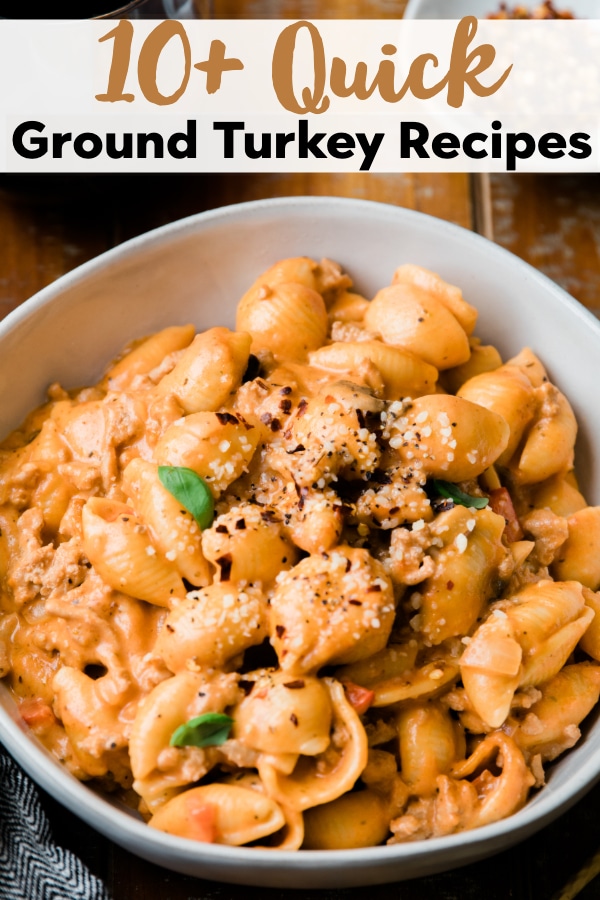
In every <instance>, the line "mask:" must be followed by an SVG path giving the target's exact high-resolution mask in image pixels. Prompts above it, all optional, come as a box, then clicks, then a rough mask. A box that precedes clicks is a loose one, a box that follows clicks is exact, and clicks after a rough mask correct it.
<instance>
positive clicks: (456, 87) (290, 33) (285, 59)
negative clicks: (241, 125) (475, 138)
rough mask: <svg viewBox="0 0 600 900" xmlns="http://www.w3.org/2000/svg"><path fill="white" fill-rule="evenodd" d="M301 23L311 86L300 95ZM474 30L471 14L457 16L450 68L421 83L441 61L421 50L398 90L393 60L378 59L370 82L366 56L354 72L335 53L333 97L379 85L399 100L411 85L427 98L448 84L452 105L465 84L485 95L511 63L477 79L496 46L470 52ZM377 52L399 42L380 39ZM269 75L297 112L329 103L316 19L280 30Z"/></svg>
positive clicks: (364, 95) (367, 93)
mask: <svg viewBox="0 0 600 900" xmlns="http://www.w3.org/2000/svg"><path fill="white" fill-rule="evenodd" d="M301 29H307V31H308V35H309V37H310V40H311V46H312V67H313V71H312V88H309V87H304V88H303V89H302V92H301V101H300V100H299V99H298V98H297V97H296V94H295V91H294V54H295V52H296V39H297V36H298V34H299V33H300V30H301ZM476 34H477V19H476V18H475V16H465V17H464V18H463V19H461V21H460V22H459V23H458V26H457V28H456V32H455V34H454V40H453V44H452V52H451V55H450V65H449V67H448V71H447V72H446V73H445V74H444V75H443V77H442V78H440V80H439V81H437V82H436V83H434V84H431V85H426V84H425V75H426V69H428V68H429V67H431V68H433V69H437V68H438V66H439V60H438V58H437V56H435V55H434V54H433V53H423V54H421V55H420V56H417V57H416V59H414V60H413V61H412V63H411V65H410V69H409V72H408V76H407V78H406V80H405V81H404V83H403V84H402V85H401V86H400V87H399V89H398V90H396V86H395V75H396V69H395V63H394V62H393V61H392V60H390V59H384V60H382V61H381V62H380V63H379V67H378V69H377V72H376V73H375V75H374V77H373V78H372V80H371V81H370V83H368V81H369V75H368V67H367V64H366V63H365V62H362V61H359V62H358V63H356V65H355V67H354V73H353V75H352V74H351V75H350V76H349V74H348V65H347V64H346V62H345V60H343V59H342V58H340V57H339V56H334V57H333V60H332V63H331V73H330V78H329V87H330V88H331V93H332V94H333V95H334V96H336V97H350V96H352V95H354V96H355V97H356V98H357V99H358V100H368V99H369V97H371V96H372V95H373V94H374V93H375V91H378V93H379V96H380V97H381V98H382V100H385V102H386V103H397V102H399V101H400V100H402V98H403V97H404V96H405V95H406V94H407V93H408V92H409V91H410V92H411V93H412V94H413V96H414V97H416V98H417V99H418V100H428V99H430V98H431V97H435V96H436V95H437V94H439V93H441V92H442V91H443V90H444V88H446V87H447V88H448V95H447V103H448V105H449V106H452V107H454V108H458V107H460V106H462V105H463V103H464V99H465V88H466V87H468V88H469V90H470V91H472V93H473V94H475V95H476V96H477V97H489V96H490V95H491V94H494V93H496V91H498V90H499V89H500V88H501V87H502V85H503V84H504V82H505V81H506V79H507V78H508V76H509V73H510V71H511V69H512V65H511V66H509V67H508V68H507V69H506V70H505V71H504V72H503V74H502V75H501V76H500V78H498V80H497V81H495V82H494V83H493V84H491V85H489V86H488V85H484V84H481V82H480V81H479V76H480V75H482V74H483V72H485V71H486V70H487V69H489V68H490V67H491V66H492V65H493V63H494V60H495V59H496V50H495V48H494V47H493V45H492V44H481V46H479V47H475V48H474V49H473V50H471V51H470V52H469V47H470V45H471V44H472V42H473V40H474V38H475V36H476ZM381 52H382V53H383V54H384V55H385V56H393V55H394V54H395V53H396V52H397V48H396V47H395V46H394V45H393V44H384V46H383V47H382V48H381ZM272 77H273V87H274V88H275V93H276V94H277V99H278V100H279V102H280V103H281V105H282V106H283V107H284V108H285V109H287V110H289V111H290V112H294V113H298V114H299V115H302V114H304V113H309V112H312V113H322V112H325V110H327V109H328V108H329V105H330V99H329V97H328V96H327V94H326V93H325V88H326V83H327V66H326V59H325V47H324V44H323V39H322V37H321V34H320V32H319V30H318V28H317V27H316V25H314V24H313V23H311V22H296V23H294V24H293V25H288V26H287V28H285V29H284V30H283V31H282V33H281V35H280V36H279V38H278V40H277V43H276V45H275V50H274V53H273V64H272Z"/></svg>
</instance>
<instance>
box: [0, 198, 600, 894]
mask: <svg viewBox="0 0 600 900" xmlns="http://www.w3.org/2000/svg"><path fill="white" fill-rule="evenodd" d="M304 254H306V255H309V256H315V257H317V258H320V257H321V256H329V257H330V258H332V259H335V260H338V261H339V262H340V263H342V264H343V265H344V266H345V267H346V268H347V269H348V271H349V272H350V274H351V275H352V276H353V277H354V279H355V282H356V285H357V288H358V289H359V290H360V291H361V292H363V293H365V294H366V295H372V294H373V293H374V292H375V290H376V289H378V288H379V287H381V286H383V285H385V284H387V283H389V281H390V278H391V275H392V273H393V271H394V269H395V268H396V267H397V266H398V265H400V264H401V263H404V262H413V263H417V264H420V265H424V266H427V267H429V268H431V269H434V270H435V271H437V272H439V273H440V274H441V275H442V276H443V277H444V278H446V279H447V280H448V281H450V282H453V283H455V284H458V285H460V287H461V288H462V289H463V291H464V293H465V296H466V299H467V300H468V301H470V302H471V303H473V304H475V305H476V306H477V307H478V308H479V310H480V320H479V324H478V328H477V333H478V334H479V335H480V336H481V337H483V338H484V339H486V340H488V341H491V342H493V343H494V344H496V345H497V346H498V347H499V348H500V350H501V352H502V353H503V355H505V356H508V355H511V354H514V353H516V352H517V351H518V350H520V349H521V347H522V346H523V345H529V346H531V347H532V348H533V349H534V350H535V351H536V352H537V353H539V354H540V356H541V357H542V359H543V361H544V362H545V363H546V365H547V367H548V369H549V373H550V376H551V378H552V379H553V380H554V381H555V382H556V383H557V384H558V385H559V386H560V387H561V388H562V390H563V391H564V392H565V393H566V394H567V396H568V397H569V399H570V400H571V402H572V404H573V406H574V408H575V412H576V414H577V416H578V419H579V423H580V426H581V436H580V439H579V442H578V443H579V446H578V461H579V468H580V474H581V477H582V483H583V487H584V490H585V492H586V495H587V497H588V501H589V502H590V503H594V504H600V478H599V473H600V466H599V465H598V462H597V461H598V459H599V454H598V451H597V450H596V449H595V448H597V447H600V416H598V414H597V395H598V388H597V386H598V374H599V372H598V363H597V360H598V353H599V350H600V323H599V322H598V321H597V320H596V319H595V318H594V317H593V316H592V315H591V314H590V313H589V312H587V310H585V309H584V308H583V307H581V306H580V305H579V304H578V303H576V302H575V301H574V300H573V299H571V298H570V297H569V296H568V295H567V294H565V293H564V292H563V291H562V290H561V289H560V288H558V287H557V286H556V285H555V284H554V283H553V282H551V281H549V280H548V279H547V278H545V277H544V276H543V275H540V274H539V273H538V272H536V271H535V270H534V269H532V268H531V267H530V266H528V265H526V264H525V263H523V262H522V261H520V260H519V259H517V258H516V257H514V256H512V255H511V254H509V253H507V252H506V251H504V250H502V249H500V248H499V247H497V246H495V245H494V244H492V243H490V242H488V241H486V240H484V239H483V238H481V237H478V236H477V235H474V234H472V233H471V232H468V231H465V230H463V229H461V228H458V227H456V226H454V225H450V224H448V223H446V222H443V221H441V220H438V219H434V218H431V217H429V216H425V215H422V214H419V213H415V212H411V211H408V210H404V209H399V208H397V207H392V206H384V205H380V204H376V203H368V202H363V201H355V200H345V199H338V198H331V197H328V198H327V197H326V198H309V197H304V198H294V199H280V200H267V201H260V202H257V203H247V204H241V205H239V206H231V207H226V208H224V209H219V210H215V211H214V212H208V213H203V214H201V215H198V216H194V217H192V218H189V219H185V220H183V221H180V222H175V223H173V224H171V225H167V226H165V227H164V228H160V229H158V230H157V231H153V232H150V233H149V234H146V235H143V236H142V237H139V238H136V239H134V240H132V241H129V242H128V243H126V244H123V245H121V246H120V247H117V248H116V249H114V250H111V251H109V252H108V253H105V254H104V255H103V256H100V257H98V258H97V259H95V260H92V261H91V262H89V263H87V264H86V265H84V266H81V267H80V268H79V269H77V270H75V271H74V272H71V273H70V274H68V275H66V276H64V277H63V278H61V279H59V280H58V281H57V282H55V283H54V284H52V285H50V287H48V288H45V289H44V290H43V291H41V292H40V293H39V294H37V295H36V296H35V297H33V298H32V299H31V300H29V301H28V302H27V303H26V304H25V305H24V306H21V307H20V308H19V309H17V310H16V311H15V312H13V313H12V314H11V315H10V316H8V318H7V319H5V320H4V321H3V322H2V323H0V398H1V402H0V434H2V435H4V434H6V433H7V432H8V431H10V430H11V429H12V428H13V427H15V426H16V425H17V424H18V423H19V422H20V421H21V419H22V418H23V416H24V415H25V413H26V412H28V411H29V410H30V409H31V408H32V407H34V406H35V405H36V404H38V403H40V402H41V401H42V399H43V397H44V391H45V388H46V386H47V384H48V382H49V381H51V380H59V381H60V382H61V383H62V384H64V385H65V386H67V387H73V386H76V385H82V384H89V383H92V382H93V381H94V380H95V379H97V378H98V376H99V375H100V373H101V371H102V369H103V367H104V366H105V364H106V362H107V360H109V359H110V358H111V357H113V356H114V355H115V354H116V353H117V352H118V351H119V350H120V349H121V347H122V346H123V345H124V344H125V343H126V342H127V341H128V340H129V339H131V338H133V337H136V336H139V335H142V334H147V333H148V332H151V331H153V330H156V329H157V328H160V327H162V326H164V325H167V324H170V323H184V322H187V321H193V322H195V324H196V325H197V326H198V327H200V328H203V327H206V326H210V325H215V324H226V325H227V324H232V323H233V321H234V313H235V307H236V303H237V300H238V298H239V297H240V296H241V295H242V293H243V292H244V290H245V289H246V288H247V286H248V285H249V284H250V283H251V282H252V281H253V280H254V278H255V277H256V276H257V275H258V274H259V273H260V272H261V271H263V270H264V269H266V268H267V267H268V266H269V265H270V264H271V263H273V262H274V261H276V260H278V259H281V258H283V257H286V256H297V255H304ZM0 734H1V735H2V740H3V742H4V743H5V744H6V747H7V748H8V750H9V751H10V752H11V753H12V754H13V755H14V757H15V758H16V759H17V760H18V761H19V762H20V763H21V765H22V766H23V767H24V768H25V769H26V770H27V771H28V772H29V774H30V775H31V776H32V777H33V778H34V779H35V780H36V781H37V782H38V783H39V784H40V785H42V786H43V787H44V788H45V789H46V790H47V791H48V792H49V793H50V794H51V795H52V796H54V797H55V798H56V799H57V800H58V801H60V802H61V803H63V804H64V805H65V806H67V807H68V808H69V809H70V810H72V811H73V812H74V813H76V814H77V815H79V816H81V817H82V818H84V819H85V820H86V821H87V822H88V823H90V824H91V825H93V826H94V827H95V828H96V829H98V831H100V832H102V833H103V834H104V835H106V836H107V837H109V838H110V839H111V840H113V841H115V842H116V843H118V844H120V845H122V846H123V847H126V848H127V849H128V850H130V851H131V852H132V853H135V854H137V855H139V856H142V857H144V858H146V859H149V860H151V861H152V862H154V863H158V864H161V865H163V866H166V867H167V868H171V869H174V870H176V871H179V872H184V873H187V874H190V875H196V876H199V877H202V878H210V879H217V880H221V881H230V882H235V883H243V884H246V885H263V886H270V887H289V886H290V885H293V886H294V887H296V888H313V887H324V888H333V887H335V888H342V887H346V886H357V885H361V884H377V883H382V882H387V881H397V880H401V879H405V878H414V877H417V876H420V875H425V874H432V873H434V872H437V871H441V870H444V869H450V868H452V867H455V866H459V865H464V864H465V863H469V862H474V861H475V860H477V859H480V858H482V857H484V856H488V855H490V854H492V853H495V852H498V851H499V850H502V849H504V848H506V847H508V846H510V845H511V844H514V843H516V842H517V841H520V840H523V839H524V838H525V837H527V836H528V835H530V834H532V833H533V832H534V831H536V830H537V829H539V828H541V827H542V826H543V825H545V824H547V823H548V822H550V821H551V820H552V819H554V818H555V817H556V816H558V815H559V814H560V813H561V812H562V811H564V810H566V809H567V808H568V807H569V806H571V805H572V804H573V803H575V801H576V800H577V799H578V798H579V797H581V796H582V795H583V794H584V793H585V791H587V790H588V789H589V788H590V787H591V786H592V785H593V783H594V782H595V781H596V780H597V779H598V777H599V776H600V721H598V716H596V721H595V724H594V723H592V724H588V725H587V727H586V729H585V736H584V738H583V739H582V740H581V742H580V743H579V745H578V746H576V747H575V748H574V749H573V750H571V751H570V752H569V753H567V754H566V755H565V756H564V757H563V758H562V759H561V760H560V761H559V762H558V763H557V764H556V765H555V766H553V767H552V770H551V773H550V777H549V782H548V785H547V786H546V787H544V788H543V789H542V790H541V791H540V792H539V793H538V794H537V795H536V796H535V797H533V798H532V799H531V800H530V802H529V803H527V805H526V806H525V808H524V809H522V810H521V811H520V812H518V813H517V814H516V815H514V816H512V817H511V818H509V819H506V820H504V821H501V822H497V823H495V824H493V825H488V826H486V827H484V828H480V829H478V830H474V831H470V832H466V833H463V834H458V835H451V836H449V837H444V838H438V839H435V840H431V841H422V842H418V843H410V844H405V845H400V844H398V845H395V846H389V847H388V846H383V847H374V848H365V849H361V850H352V851H350V850H348V851H301V852H298V853H290V852H275V851H269V850H257V849H250V848H232V847H225V846H216V845H211V844H202V843H195V842H192V841H187V840H183V839H180V838H176V837H172V836H170V835H167V834H164V833H161V832H159V831H155V830H153V829H151V828H148V827H147V826H146V825H144V824H143V823H142V822H141V820H139V819H138V818H137V817H136V816H135V814H133V813H132V812H130V811H126V810H124V809H123V808H120V807H118V806H117V805H115V804H114V803H112V802H111V801H110V800H108V799H106V798H104V797H102V796H100V795H99V794H97V793H95V792H94V791H92V790H90V789H89V788H88V787H86V786H85V785H84V784H81V783H79V782H78V781H77V780H76V779H75V778H73V777H71V776H70V775H69V774H68V772H67V771H66V770H65V769H64V768H62V767H61V765H60V764H59V763H57V762H56V761H55V760H53V759H52V758H51V757H50V755H49V754H48V753H47V752H46V751H45V750H44V749H43V748H42V747H41V745H40V744H39V743H38V742H37V741H36V740H35V739H34V738H32V737H31V735H29V734H28V733H27V729H26V726H25V725H24V724H23V723H22V722H21V721H20V720H19V716H18V713H17V711H16V707H15V704H14V703H13V701H12V699H11V697H10V695H9V693H8V691H7V690H6V689H5V688H4V687H3V686H0Z"/></svg>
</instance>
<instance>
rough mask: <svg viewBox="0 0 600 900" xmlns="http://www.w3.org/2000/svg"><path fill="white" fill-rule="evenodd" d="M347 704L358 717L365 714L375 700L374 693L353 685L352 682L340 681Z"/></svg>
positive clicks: (358, 685)
mask: <svg viewBox="0 0 600 900" xmlns="http://www.w3.org/2000/svg"><path fill="white" fill-rule="evenodd" d="M342 684H343V686H344V690H345V691H346V697H347V698H348V703H349V704H350V706H352V707H353V708H354V709H355V710H356V712H357V713H358V715H359V716H362V715H363V713H366V711H367V710H368V708H369V707H370V705H371V704H372V702H373V700H374V699H375V691H370V690H369V689H368V688H364V687H361V686H360V684H354V682H352V681H342Z"/></svg>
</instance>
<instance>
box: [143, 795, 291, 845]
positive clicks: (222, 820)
mask: <svg viewBox="0 0 600 900" xmlns="http://www.w3.org/2000/svg"><path fill="white" fill-rule="evenodd" d="M148 824H149V825H150V827H151V828H157V829H159V830H160V831H166V832H167V834H175V835H177V836H178V837H185V838H190V839H191V840H198V841H209V842H210V843H215V844H228V845H229V846H233V847H239V846H242V845H243V844H250V843H253V842H254V841H258V840H261V838H264V837H266V836H267V835H269V834H273V832H275V831H279V829H280V828H283V826H284V825H285V816H284V814H283V812H282V810H281V809H280V807H279V806H278V805H277V803H275V802H274V801H273V800H272V799H271V798H270V797H266V796H265V795H264V794H261V793H259V792H258V791H249V790H247V789H245V788H243V787H237V786H236V785H233V784H219V783H218V782H214V783H213V784H205V785H201V786H200V787H195V788H191V789H190V790H188V791H185V792H184V793H183V794H179V795H178V796H177V797H174V798H173V799H172V800H169V802H168V803H166V804H165V805H164V806H163V807H162V808H161V809H159V810H158V812H156V813H155V815H154V816H153V817H152V818H151V819H150V822H149V823H148Z"/></svg>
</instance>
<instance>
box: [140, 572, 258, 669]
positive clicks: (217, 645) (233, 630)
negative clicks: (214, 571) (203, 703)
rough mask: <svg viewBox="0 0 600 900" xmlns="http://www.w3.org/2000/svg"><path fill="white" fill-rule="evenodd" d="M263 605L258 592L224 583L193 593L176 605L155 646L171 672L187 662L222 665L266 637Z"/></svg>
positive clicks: (254, 588)
mask: <svg viewBox="0 0 600 900" xmlns="http://www.w3.org/2000/svg"><path fill="white" fill-rule="evenodd" d="M266 620H267V602H266V600H265V598H264V597H263V595H262V593H261V591H260V590H258V588H256V587H254V586H253V585H247V586H246V587H245V588H244V589H241V588H238V587H236V586H235V585H232V584H229V583H227V582H224V581H223V582H220V583H217V584H211V585H209V586H208V587H205V588H203V589H201V590H198V591H193V592H191V593H190V594H188V596H187V597H186V598H185V599H184V600H181V601H180V602H178V603H177V604H176V605H175V606H174V607H173V609H172V610H171V612H170V613H169V615H168V616H167V618H166V619H165V623H164V626H163V628H162V630H161V632H160V634H159V636H158V639H157V641H156V644H155V648H154V649H155V653H156V655H157V656H160V657H161V658H162V659H163V660H164V661H165V663H166V665H167V666H168V667H169V669H170V670H171V672H182V671H184V669H185V668H186V666H187V665H188V664H189V663H191V664H192V665H195V666H200V667H206V668H210V667H217V668H219V667H223V666H225V665H226V663H227V662H228V660H230V659H232V658H233V657H235V656H237V655H238V654H239V653H242V652H243V651H244V650H247V649H248V647H253V646H254V645H255V644H260V643H261V642H262V640H263V639H264V638H265V636H266V633H267V628H266Z"/></svg>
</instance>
